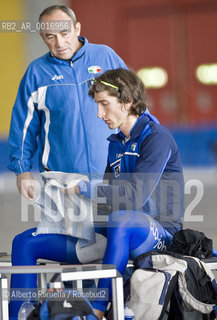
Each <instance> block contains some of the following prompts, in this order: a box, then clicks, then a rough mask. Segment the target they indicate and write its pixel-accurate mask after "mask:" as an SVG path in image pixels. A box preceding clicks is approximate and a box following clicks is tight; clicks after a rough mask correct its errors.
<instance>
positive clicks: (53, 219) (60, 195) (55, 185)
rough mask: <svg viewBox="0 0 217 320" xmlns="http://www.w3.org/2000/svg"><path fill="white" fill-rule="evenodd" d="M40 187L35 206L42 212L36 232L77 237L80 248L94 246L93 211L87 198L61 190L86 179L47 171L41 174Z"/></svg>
mask: <svg viewBox="0 0 217 320" xmlns="http://www.w3.org/2000/svg"><path fill="white" fill-rule="evenodd" d="M41 177H42V179H43V180H44V182H45V185H44V188H43V189H42V190H41V192H40V194H39V196H37V197H36V199H35V204H36V205H37V206H39V207H40V209H41V211H42V212H43V213H44V215H43V217H42V220H41V221H40V223H39V225H38V227H37V230H36V233H35V235H37V234H40V233H60V234H68V235H71V236H73V237H76V238H78V239H79V240H78V241H79V245H80V247H85V246H87V245H90V244H93V243H95V232H94V223H93V208H92V201H91V200H90V199H86V198H83V197H82V196H78V195H76V194H65V193H64V192H63V191H62V190H61V189H67V188H70V187H73V186H75V185H76V184H78V182H79V181H81V180H88V178H87V176H84V175H80V174H74V173H65V172H56V171H48V172H43V173H41Z"/></svg>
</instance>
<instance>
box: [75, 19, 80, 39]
mask: <svg viewBox="0 0 217 320" xmlns="http://www.w3.org/2000/svg"><path fill="white" fill-rule="evenodd" d="M75 32H76V34H77V36H80V33H81V24H80V22H76V25H75Z"/></svg>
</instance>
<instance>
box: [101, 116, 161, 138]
mask: <svg viewBox="0 0 217 320" xmlns="http://www.w3.org/2000/svg"><path fill="white" fill-rule="evenodd" d="M150 121H153V122H155V123H157V124H159V123H160V122H159V121H158V119H157V118H156V117H155V116H153V115H152V114H150V113H148V112H144V113H143V114H142V115H141V116H140V117H139V118H138V119H137V120H136V122H135V124H134V126H133V128H132V129H131V131H130V139H129V140H133V139H135V138H136V137H138V136H140V134H141V133H142V131H143V130H144V127H145V126H146V124H147V123H148V122H150ZM125 138H126V137H125V135H124V134H123V133H122V132H121V131H120V132H119V133H117V134H112V135H110V136H109V137H108V139H107V140H108V141H120V142H121V141H122V140H123V139H125Z"/></svg>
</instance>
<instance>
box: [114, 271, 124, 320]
mask: <svg viewBox="0 0 217 320" xmlns="http://www.w3.org/2000/svg"><path fill="white" fill-rule="evenodd" d="M112 302H113V314H114V320H124V295H123V278H122V277H117V278H113V279H112Z"/></svg>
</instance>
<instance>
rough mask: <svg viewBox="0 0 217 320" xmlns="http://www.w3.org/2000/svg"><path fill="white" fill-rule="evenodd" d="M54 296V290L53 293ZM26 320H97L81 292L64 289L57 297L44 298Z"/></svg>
mask: <svg viewBox="0 0 217 320" xmlns="http://www.w3.org/2000/svg"><path fill="white" fill-rule="evenodd" d="M53 296H55V292H54V294H53ZM27 319H28V320H97V319H98V318H97V317H96V316H95V313H94V311H93V308H92V306H91V304H90V302H89V301H88V300H87V299H86V298H85V297H84V296H83V295H82V293H81V292H79V291H77V290H74V289H72V290H71V291H70V290H68V291H67V290H64V291H62V293H61V297H60V298H58V299H56V300H55V299H46V300H45V301H44V302H43V303H42V304H41V305H39V306H38V307H37V308H36V309H34V310H33V311H32V313H31V314H30V315H29V316H28V318H27Z"/></svg>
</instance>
